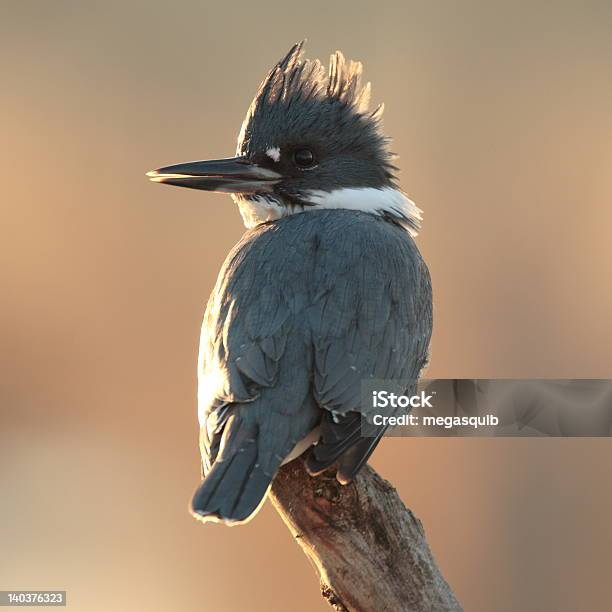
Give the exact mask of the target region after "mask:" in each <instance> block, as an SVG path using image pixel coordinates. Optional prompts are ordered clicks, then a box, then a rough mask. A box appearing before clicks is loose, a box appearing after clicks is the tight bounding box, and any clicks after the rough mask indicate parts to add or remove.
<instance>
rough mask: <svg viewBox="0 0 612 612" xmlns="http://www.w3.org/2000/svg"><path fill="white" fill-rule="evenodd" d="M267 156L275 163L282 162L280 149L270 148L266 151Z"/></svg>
mask: <svg viewBox="0 0 612 612" xmlns="http://www.w3.org/2000/svg"><path fill="white" fill-rule="evenodd" d="M266 155H267V156H268V157H269V158H270V159H273V160H274V161H275V162H277V161H280V149H279V148H278V147H270V148H269V149H268V150H267V151H266Z"/></svg>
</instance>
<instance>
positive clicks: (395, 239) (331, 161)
mask: <svg viewBox="0 0 612 612" xmlns="http://www.w3.org/2000/svg"><path fill="white" fill-rule="evenodd" d="M300 53H301V44H300V45H296V46H295V47H294V48H293V49H292V50H291V51H290V52H289V54H288V55H287V56H286V57H285V58H284V59H283V60H281V62H279V64H278V65H277V66H276V67H275V68H274V69H273V70H272V71H271V72H270V73H269V75H268V77H267V78H266V80H265V81H264V83H263V84H262V86H261V87H260V90H259V92H258V94H257V96H256V98H255V100H254V102H253V104H252V105H251V108H250V109H249V113H248V115H247V119H246V120H245V124H244V125H243V129H242V131H241V135H240V137H239V144H238V152H239V154H240V155H239V157H237V158H235V159H233V160H216V161H214V162H190V163H188V164H179V165H177V166H170V167H166V168H162V169H160V170H158V171H155V172H154V173H152V177H153V179H154V180H156V181H158V182H164V183H169V184H174V185H180V186H187V187H195V188H198V189H206V190H216V191H225V192H230V193H232V194H233V197H234V198H235V199H236V201H237V202H238V204H239V206H240V209H241V212H242V215H243V218H244V220H245V223H246V225H247V227H249V228H250V229H249V230H248V231H247V233H246V234H245V235H244V237H243V238H242V240H241V241H240V242H239V243H238V244H237V245H236V246H235V247H234V249H233V250H232V251H231V253H230V254H229V256H228V258H227V260H226V261H225V264H224V265H223V268H222V269H221V272H220V274H219V278H218V280H217V284H216V286H215V288H214V290H213V292H212V295H211V297H210V299H209V302H208V306H207V309H206V314H205V317H204V323H203V326H202V335H201V341H200V358H199V364H198V377H199V388H198V405H199V419H200V448H201V454H202V464H203V472H204V479H203V482H202V485H201V486H200V487H199V489H198V490H197V492H196V494H195V496H194V499H193V503H192V510H193V512H194V514H195V515H196V516H197V517H198V518H202V519H204V520H222V521H224V522H227V523H230V524H232V523H239V522H243V521H245V520H247V519H248V518H250V517H251V516H252V515H253V514H254V513H255V512H256V511H257V509H258V507H259V505H260V504H261V502H262V501H263V499H264V498H265V496H266V493H267V491H268V489H269V487H270V484H271V482H272V479H273V478H274V475H275V474H276V472H277V471H278V469H279V467H280V465H281V464H282V463H283V462H284V461H286V460H287V459H288V458H290V457H291V456H292V452H294V451H295V449H296V448H297V451H295V452H301V451H303V450H306V448H307V447H310V448H309V450H308V453H309V454H308V456H307V467H308V469H309V471H310V472H311V473H312V474H313V475H316V474H317V473H320V472H321V471H323V470H325V469H327V468H328V467H330V466H332V465H334V464H336V466H337V478H338V480H339V481H340V482H342V483H347V482H349V481H350V480H351V479H352V478H353V477H354V476H355V474H356V473H357V472H358V470H359V469H360V467H361V466H362V465H363V464H364V463H365V461H366V460H367V458H368V457H369V456H370V454H371V452H372V451H373V450H374V447H375V446H376V444H377V443H378V441H379V440H380V437H381V436H382V434H383V433H384V428H383V427H378V428H375V427H371V430H370V431H369V432H368V433H369V434H371V435H368V436H364V435H363V431H362V417H363V416H367V415H364V412H367V410H368V408H367V407H366V406H362V405H361V382H362V381H363V380H364V379H368V378H377V379H403V380H409V381H413V383H412V387H414V386H415V385H416V381H417V379H418V376H419V373H420V372H421V370H422V368H423V367H424V365H425V363H426V360H427V352H428V345H429V340H430V336H431V328H432V302H431V286H430V280H429V273H428V271H427V267H426V265H425V263H424V262H423V260H422V258H421V255H420V253H419V251H418V249H417V247H416V245H415V243H414V241H413V239H412V237H411V234H414V233H415V231H416V229H417V228H418V225H419V220H420V216H419V211H418V209H417V208H416V207H415V206H414V205H413V204H412V202H410V201H409V200H408V199H407V198H406V197H405V196H404V195H403V193H402V192H401V191H400V190H399V188H398V187H397V185H396V183H395V179H394V176H393V173H392V168H393V167H392V166H391V165H390V161H389V160H390V154H389V153H388V152H387V149H386V145H387V140H386V139H385V138H384V137H383V136H382V132H381V131H380V112H374V113H370V112H369V111H367V101H364V100H365V98H366V97H367V91H366V88H362V87H361V85H360V81H359V77H360V74H361V66H360V65H359V64H357V63H354V62H351V63H350V64H348V65H347V64H346V63H345V62H344V59H343V58H342V56H341V54H339V53H337V54H335V55H334V56H332V62H331V65H330V74H329V75H324V74H323V73H322V72H321V67H320V64H319V63H318V62H310V61H308V60H302V59H301V56H300ZM300 111H302V112H300ZM317 119H318V121H317ZM317 126H318V127H317ZM321 126H323V127H324V129H322V127H321ZM347 126H349V128H351V129H352V130H354V129H355V128H361V133H360V134H359V135H357V134H350V133H349V132H348V131H347ZM304 440H306V442H305V443H303V441H304ZM301 443H303V444H301ZM313 443H314V444H315V445H314V446H313Z"/></svg>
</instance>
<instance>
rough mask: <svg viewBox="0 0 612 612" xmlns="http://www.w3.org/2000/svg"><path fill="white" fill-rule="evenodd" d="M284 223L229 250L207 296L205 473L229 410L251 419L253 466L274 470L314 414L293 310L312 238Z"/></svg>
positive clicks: (300, 296)
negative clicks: (255, 449)
mask: <svg viewBox="0 0 612 612" xmlns="http://www.w3.org/2000/svg"><path fill="white" fill-rule="evenodd" d="M290 229H291V228H290V227H286V228H284V227H280V228H276V227H275V226H261V227H258V228H255V229H253V230H251V231H249V232H247V233H246V234H245V236H244V237H243V239H242V240H241V241H240V242H239V243H238V244H237V245H236V247H235V248H234V249H233V250H232V251H231V252H230V254H229V255H228V258H227V259H226V262H225V264H224V266H223V268H222V270H221V272H220V274H219V278H218V281H217V285H216V287H215V289H214V290H213V292H212V295H211V298H210V300H209V303H208V306H207V310H206V315H205V318H204V322H203V325H202V337H201V342H200V360H199V361H200V363H199V384H198V396H199V397H198V408H199V418H200V424H201V434H200V446H201V451H202V458H203V464H204V465H203V467H204V472H205V473H206V472H208V470H209V469H210V467H211V465H212V463H213V462H214V460H215V458H216V456H217V453H218V451H219V446H220V444H221V440H222V435H223V429H224V426H225V424H226V423H227V421H228V419H229V418H230V417H231V416H234V415H235V416H237V417H238V418H239V419H240V420H242V421H244V422H248V423H250V424H253V425H254V426H255V427H256V429H257V431H258V437H259V438H260V439H265V440H266V442H265V444H263V445H260V454H261V456H260V457H259V459H258V462H259V464H260V465H269V466H270V468H269V470H268V468H267V467H266V470H268V471H272V470H275V467H274V463H275V461H276V460H277V459H278V457H279V456H280V457H281V461H282V459H284V456H286V455H287V454H288V453H289V452H290V451H291V450H292V448H293V446H294V445H295V444H296V443H297V442H299V441H300V440H301V439H302V438H303V437H304V436H306V435H307V434H308V433H309V431H310V430H311V429H312V428H313V427H314V426H315V425H316V421H317V420H318V414H317V410H318V409H317V407H316V404H315V402H314V398H313V395H312V388H311V383H310V367H311V366H310V364H311V362H312V347H310V346H309V345H308V343H307V342H306V338H305V335H304V329H303V325H302V323H301V321H302V320H303V318H302V317H301V316H300V314H301V313H302V311H303V310H304V307H305V305H306V303H307V294H306V293H307V292H306V287H305V284H304V279H303V275H304V269H305V267H306V266H307V265H308V263H309V262H312V253H311V252H310V248H311V245H310V244H309V242H308V241H300V240H299V239H296V236H295V232H291V231H289V230H290Z"/></svg>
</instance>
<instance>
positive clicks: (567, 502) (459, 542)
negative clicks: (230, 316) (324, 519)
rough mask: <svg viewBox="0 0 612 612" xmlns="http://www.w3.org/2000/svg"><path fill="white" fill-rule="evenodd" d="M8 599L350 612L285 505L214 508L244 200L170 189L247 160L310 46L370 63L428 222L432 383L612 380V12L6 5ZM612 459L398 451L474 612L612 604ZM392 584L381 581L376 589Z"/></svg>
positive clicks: (395, 456)
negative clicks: (30, 594)
mask: <svg viewBox="0 0 612 612" xmlns="http://www.w3.org/2000/svg"><path fill="white" fill-rule="evenodd" d="M0 6H1V8H2V13H1V18H0V67H1V74H2V83H1V86H0V87H1V89H0V92H1V93H0V134H1V139H2V147H1V149H0V168H1V174H2V184H1V196H0V198H1V199H0V202H1V206H2V211H1V218H2V223H1V226H0V227H1V230H0V231H1V240H0V283H1V285H0V286H1V287H2V299H1V301H0V308H1V327H0V346H1V352H0V360H1V363H0V377H1V378H0V394H1V397H0V550H1V551H2V554H1V555H0V589H9V588H12V589H45V588H54V589H58V588H59V589H66V590H67V591H68V598H69V602H70V608H72V609H74V610H84V611H92V612H98V611H107V610H111V609H112V610H119V611H124V610H125V611H127V610H149V611H167V610H181V611H185V612H196V611H198V612H199V611H207V612H208V611H219V612H238V611H240V612H242V611H244V610H253V611H255V612H257V611H262V612H264V611H265V612H277V611H278V612H281V611H283V612H284V611H286V610H292V611H296V612H302V611H308V612H310V611H317V610H321V611H323V610H326V609H327V607H326V605H325V604H323V603H322V600H321V599H320V597H319V594H318V584H317V579H316V577H315V574H314V572H313V571H312V569H311V568H310V566H309V564H308V562H307V560H306V558H305V557H304V556H303V554H302V553H301V551H300V550H299V549H298V547H297V545H296V544H295V543H294V542H293V541H292V539H291V537H290V535H289V533H288V531H287V530H286V529H285V528H284V526H283V525H282V523H281V521H280V519H279V518H278V517H277V516H276V515H275V513H274V511H273V509H272V508H271V507H270V506H269V505H266V506H265V507H264V509H263V511H262V512H261V513H260V514H259V515H258V516H257V517H256V519H255V520H254V521H253V522H252V523H251V524H250V525H248V526H246V527H243V528H234V529H228V528H224V527H221V526H216V525H210V526H202V525H200V524H198V523H196V522H195V521H194V520H192V519H191V518H190V517H189V516H188V514H187V503H188V500H189V499H190V497H191V494H192V491H193V489H194V487H195V486H196V484H197V482H198V478H199V463H198V454H197V424H196V406H195V362H196V353H197V340H198V332H199V325H200V319H201V315H202V312H203V307H204V304H205V301H206V299H207V297H208V294H209V292H210V290H211V288H212V285H213V282H214V279H215V277H216V273H217V270H218V268H219V266H220V264H221V262H222V261H223V259H224V257H225V254H226V253H227V251H228V250H229V248H230V247H231V246H232V245H233V244H234V243H235V242H236V240H237V239H238V237H239V236H240V235H241V233H242V231H243V230H242V226H241V222H240V217H239V214H238V211H237V210H236V209H235V207H234V206H233V204H232V202H231V201H230V199H229V197H226V196H219V195H210V194H205V193H200V192H190V191H185V190H179V189H171V188H165V187H161V186H159V185H154V184H151V183H149V182H148V181H147V180H146V179H145V177H144V173H145V171H147V170H149V169H151V168H155V167H158V166H160V165H164V164H167V163H173V162H180V161H186V160H190V159H203V158H206V157H221V156H229V155H231V154H233V150H234V146H235V139H236V135H237V132H238V129H239V126H240V123H241V121H242V118H243V115H244V113H245V112H246V109H247V106H248V104H249V102H250V100H251V97H252V95H253V94H254V92H255V89H256V87H257V85H258V83H259V81H260V80H261V79H262V78H263V76H264V74H265V72H266V71H267V70H268V69H269V68H270V67H271V66H272V64H273V63H274V62H275V61H276V60H278V59H279V58H280V57H281V56H282V54H284V52H285V51H286V50H287V49H288V47H289V46H290V44H291V43H293V42H294V41H296V40H299V39H301V38H303V37H304V36H306V37H308V38H309V43H308V46H307V52H308V55H309V56H311V57H313V56H318V57H322V58H325V57H326V56H327V55H328V54H329V53H330V52H332V51H334V50H335V49H336V48H340V49H342V50H343V51H344V52H345V53H346V54H347V55H348V56H350V57H353V58H355V59H360V60H362V61H363V62H364V63H365V70H366V77H367V78H368V79H370V80H372V82H373V87H374V101H375V102H379V101H384V102H385V104H386V115H385V125H386V130H387V132H388V133H389V134H390V135H391V136H393V138H394V150H395V151H397V152H398V153H399V154H400V156H401V157H400V165H401V168H402V174H401V178H402V185H403V187H404V189H405V190H406V191H407V192H408V194H409V195H410V196H411V197H412V198H413V199H414V200H416V202H417V203H418V204H419V205H420V206H421V207H422V208H423V209H424V211H425V222H424V229H423V231H422V233H421V236H420V237H419V239H418V243H419V246H420V248H421V250H422V252H423V253H424V255H425V257H426V259H427V261H428V262H429V265H430V269H431V273H432V277H433V282H434V289H435V300H436V303H435V306H436V320H435V336H434V341H433V353H432V363H431V367H430V369H429V371H428V373H427V374H428V376H429V377H431V378H436V377H476V378H486V377H531V378H534V377H557V378H563V377H605V378H607V377H612V368H611V367H610V365H611V363H612V317H611V316H610V313H611V312H612V283H611V282H610V264H611V262H612V240H611V239H610V236H611V228H612V205H611V204H612V173H611V171H610V168H611V166H612V113H611V109H612V78H611V75H612V36H610V31H611V28H612V5H611V4H610V3H609V2H606V1H604V0H602V1H589V2H573V3H568V2H561V1H558V2H554V3H550V2H541V1H540V2H518V3H514V2H513V3H511V2H503V3H500V2H489V1H485V0H481V1H468V2H450V1H440V2H410V1H408V2H399V1H398V2H390V3H381V2H362V1H355V0H353V1H351V2H342V3H337V2H323V1H321V0H311V1H310V2H307V3H301V4H288V3H286V2H276V3H273V2H267V1H265V0H259V1H257V2H251V3H232V2H208V3H207V2H203V1H200V2H196V1H192V0H189V1H184V0H183V1H177V2H172V3H169V2H168V3H163V2H158V1H148V2H144V1H141V2H135V1H131V2H119V1H115V0H112V1H111V0H106V1H104V2H97V1H96V2H92V1H89V2H77V1H76V0H75V1H74V2H67V1H64V0H56V1H54V2H44V1H42V0H39V1H31V0H21V1H20V2H18V3H13V2H8V1H6V0H5V1H4V2H2V3H1V5H0ZM611 459H612V446H611V444H610V441H609V440H608V439H591V440H579V439H565V440H543V439H537V440H521V439H507V440H499V439H497V440H475V439H461V440H434V439H419V440H412V439H388V440H385V441H384V442H383V444H382V445H381V447H380V450H378V451H377V453H376V454H375V456H374V459H373V465H374V466H375V467H376V468H377V469H379V470H380V472H381V473H382V474H383V475H384V476H385V477H386V478H388V479H389V480H391V482H392V483H394V484H395V485H396V486H397V487H398V488H399V490H400V493H401V494H402V497H403V499H404V500H405V501H406V503H407V504H408V505H409V506H410V507H412V508H413V510H414V511H415V512H416V513H417V515H418V516H419V517H420V518H421V519H422V520H423V522H424V525H425V528H426V531H427V533H428V535H429V539H430V543H431V546H432V548H433V551H434V554H435V556H436V557H437V559H438V561H439V563H440V565H441V567H442V570H443V572H444V573H445V575H446V577H447V579H448V580H449V582H450V583H451V585H452V586H453V588H454V589H455V591H456V593H457V595H458V597H459V599H460V600H461V601H462V602H463V604H464V606H465V608H466V610H468V611H469V610H474V611H478V612H479V611H484V612H488V611H511V610H529V611H531V610H533V611H538V612H540V611H548V610H551V611H553V610H554V611H556V612H558V611H568V612H569V611H576V610H593V611H599V610H604V609H609V567H610V562H611V559H612V552H611V550H612V530H611V528H610V520H609V517H610V515H611V512H612V490H611V488H610V486H609V483H610V463H611ZM374 587H375V585H373V588H374Z"/></svg>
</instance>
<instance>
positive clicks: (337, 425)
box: [308, 214, 432, 481]
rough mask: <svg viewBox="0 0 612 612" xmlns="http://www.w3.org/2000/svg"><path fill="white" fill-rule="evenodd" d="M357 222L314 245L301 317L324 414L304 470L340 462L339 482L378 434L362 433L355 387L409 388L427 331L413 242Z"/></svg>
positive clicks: (423, 278)
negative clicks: (313, 290) (311, 284)
mask: <svg viewBox="0 0 612 612" xmlns="http://www.w3.org/2000/svg"><path fill="white" fill-rule="evenodd" d="M360 217H361V215H360V216H355V215H354V214H353V217H352V218H349V221H348V222H347V221H346V219H344V220H343V221H344V223H343V224H342V227H336V228H333V227H326V231H325V232H324V234H325V235H328V236H329V234H330V233H331V236H329V238H330V239H328V240H325V236H322V239H321V246H320V248H319V252H318V255H317V257H318V262H317V266H316V268H315V274H316V277H315V285H316V287H317V296H316V299H315V300H314V303H313V304H312V306H311V307H310V308H309V309H308V318H309V323H310V327H311V332H312V338H313V342H314V394H315V399H316V400H317V402H318V404H319V405H320V406H321V407H322V408H323V409H324V416H323V418H322V422H321V440H320V442H319V444H318V445H317V446H316V447H314V449H313V451H312V453H311V455H310V457H309V460H308V465H309V469H310V470H311V472H313V473H318V472H320V471H322V470H324V469H325V468H326V467H328V466H329V465H331V464H333V463H334V462H336V461H339V470H338V478H339V480H341V481H348V480H350V479H351V478H352V477H353V475H354V474H355V473H356V472H357V471H358V470H359V468H360V467H361V466H362V465H363V463H365V461H366V460H367V458H368V456H369V455H370V454H371V452H372V451H373V450H374V447H375V446H376V444H377V443H378V441H379V439H380V437H381V436H382V434H383V433H384V429H385V428H382V427H370V428H366V429H368V430H367V431H364V430H362V419H361V417H362V415H363V416H367V415H364V412H367V406H364V405H362V401H361V383H362V381H364V380H367V379H396V380H406V381H412V382H413V384H414V386H416V380H417V378H418V376H419V373H420V371H421V369H422V368H423V366H424V365H425V364H426V360H427V352H428V345H429V340H430V336H431V329H432V310H431V309H432V306H431V285H430V279H429V273H428V271H427V267H426V266H425V264H424V262H423V260H422V258H421V256H420V254H419V252H418V250H417V248H416V246H415V244H414V242H413V241H412V239H411V238H410V236H409V235H408V234H407V233H406V232H405V231H404V230H402V229H401V228H399V227H397V226H394V225H392V224H391V223H389V222H387V221H383V220H380V219H376V218H374V217H371V216H368V217H369V218H368V219H361V218H360ZM334 229H335V230H336V232H335V239H334V240H331V237H332V236H334ZM406 391H408V388H407V389H406ZM364 434H366V437H364Z"/></svg>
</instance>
